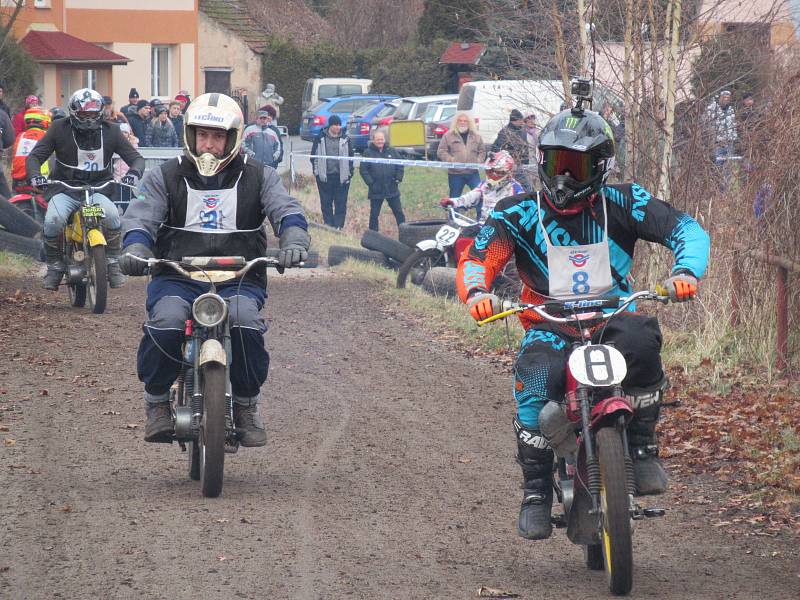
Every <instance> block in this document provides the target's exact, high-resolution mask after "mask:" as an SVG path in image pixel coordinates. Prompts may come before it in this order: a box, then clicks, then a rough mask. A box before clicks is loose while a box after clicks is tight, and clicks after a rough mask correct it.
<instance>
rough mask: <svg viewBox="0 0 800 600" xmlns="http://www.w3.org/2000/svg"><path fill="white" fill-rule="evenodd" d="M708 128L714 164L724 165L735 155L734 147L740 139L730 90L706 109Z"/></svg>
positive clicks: (720, 95)
mask: <svg viewBox="0 0 800 600" xmlns="http://www.w3.org/2000/svg"><path fill="white" fill-rule="evenodd" d="M706 127H707V129H708V134H709V137H710V138H711V142H712V143H713V152H712V157H713V160H714V163H715V164H717V165H722V164H723V163H724V162H726V161H727V159H728V157H730V156H734V155H735V153H736V150H735V147H734V146H735V144H736V140H737V139H738V137H739V136H738V133H737V131H736V113H735V112H734V110H733V105H732V104H731V93H730V92H729V91H728V90H722V91H721V92H720V93H719V96H718V97H717V99H716V100H715V101H714V102H712V103H711V104H709V105H708V108H706Z"/></svg>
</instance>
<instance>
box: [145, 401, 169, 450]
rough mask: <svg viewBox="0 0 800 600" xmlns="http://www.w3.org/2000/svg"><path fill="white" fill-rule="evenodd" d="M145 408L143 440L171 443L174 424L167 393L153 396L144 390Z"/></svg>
mask: <svg viewBox="0 0 800 600" xmlns="http://www.w3.org/2000/svg"><path fill="white" fill-rule="evenodd" d="M144 395H145V409H144V413H145V415H146V416H147V423H145V426H144V441H145V442H163V443H167V444H171V443H172V434H173V432H174V431H175V426H174V424H173V422H172V407H171V406H170V403H169V400H168V395H167V394H165V395H164V396H166V398H165V397H164V396H155V395H152V394H148V393H147V392H145V394H144Z"/></svg>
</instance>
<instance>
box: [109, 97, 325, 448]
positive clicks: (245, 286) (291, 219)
mask: <svg viewBox="0 0 800 600" xmlns="http://www.w3.org/2000/svg"><path fill="white" fill-rule="evenodd" d="M243 126H244V119H243V117H242V111H241V110H240V108H239V105H238V104H237V103H236V101H235V100H233V99H232V98H230V97H228V96H225V95H224V94H204V95H202V96H200V97H198V98H196V99H195V100H193V101H192V103H191V104H190V105H189V108H188V109H187V111H186V115H185V124H184V155H183V156H181V157H178V158H173V159H171V160H169V161H167V162H165V163H164V164H162V165H161V166H159V167H158V168H156V169H153V170H151V171H148V173H147V174H146V175H145V177H144V179H143V180H142V185H141V193H142V194H143V196H144V199H143V200H141V201H138V202H135V203H132V204H131V206H130V208H129V209H128V211H127V212H126V213H125V216H124V218H123V230H124V232H125V234H124V242H123V243H124V248H125V252H126V254H125V255H123V257H122V260H121V265H122V269H123V271H124V272H125V273H127V274H129V275H143V274H144V267H145V265H144V263H142V262H140V261H137V260H135V259H134V258H132V256H137V257H141V258H152V257H157V258H165V259H170V260H180V259H182V258H183V257H186V256H243V257H244V258H245V259H247V260H251V259H254V258H258V257H259V256H263V255H264V254H265V252H266V249H267V236H266V232H265V230H264V227H263V223H264V219H265V218H266V219H268V220H269V222H270V225H271V226H272V229H273V231H274V232H275V234H276V235H277V236H279V238H280V253H279V257H278V258H279V260H280V261H281V263H282V265H283V266H285V267H289V266H293V265H297V264H299V263H300V262H301V261H303V260H305V258H306V257H307V251H308V246H309V243H310V239H309V236H308V232H307V229H308V224H307V222H306V218H305V215H304V213H303V209H302V207H301V206H300V204H299V203H298V202H297V200H295V199H294V198H292V197H291V196H289V194H288V193H287V192H286V189H285V188H284V187H283V183H282V182H281V179H280V177H279V176H278V174H277V172H276V171H275V170H274V169H273V168H272V167H269V166H266V165H264V164H262V163H260V162H258V161H257V160H254V159H251V158H249V157H247V156H246V155H243V154H241V153H240V148H241V145H242V130H243ZM128 254H130V255H132V256H128ZM208 287H209V286H208V284H205V283H200V282H197V281H193V280H190V279H186V278H182V277H180V276H178V275H177V274H176V273H174V272H173V271H166V270H165V271H160V270H158V269H155V270H154V272H153V279H152V281H151V282H150V284H149V285H148V287H147V311H148V319H147V322H146V323H145V326H144V327H145V335H144V336H143V338H142V341H141V343H140V345H139V353H138V357H137V370H138V374H139V379H140V380H141V381H142V382H143V383H144V389H145V394H144V396H145V407H146V409H145V410H146V415H147V424H146V427H145V441H148V442H169V441H171V439H172V432H173V423H172V416H171V412H170V405H169V389H170V386H171V385H172V383H173V381H175V378H176V377H177V375H178V370H179V368H180V362H181V345H182V343H183V324H184V322H185V320H186V319H187V318H188V317H189V314H190V311H191V305H192V302H193V301H194V299H195V298H197V297H198V296H199V295H200V294H202V293H204V292H205V291H207V290H208ZM217 291H218V293H219V294H220V295H221V296H223V297H225V298H234V297H236V298H237V300H236V303H235V305H236V306H237V307H238V308H237V310H236V311H235V313H236V314H232V322H231V338H232V339H231V342H232V343H231V348H232V352H233V358H232V364H231V372H230V373H231V386H232V391H233V400H234V420H235V425H236V429H237V431H238V433H239V441H240V442H241V444H242V446H263V445H264V444H266V441H267V437H266V433H265V431H264V424H263V422H262V421H261V418H260V416H259V412H258V403H259V398H260V389H261V386H262V384H263V383H264V382H265V381H266V379H267V370H268V366H269V354H268V353H267V350H266V349H265V347H264V339H263V334H264V332H265V331H266V329H267V327H266V323H265V321H264V319H263V318H262V317H261V315H260V314H259V311H260V310H261V308H262V307H263V306H264V302H265V301H266V276H265V273H264V270H263V269H261V270H257V269H253V270H252V271H251V272H250V273H248V275H247V276H246V277H245V278H244V280H234V281H231V282H227V283H224V284H220V285H218V286H217ZM233 305H234V303H233V302H231V306H233ZM164 354H167V355H169V356H170V357H172V360H171V359H169V358H165V357H164Z"/></svg>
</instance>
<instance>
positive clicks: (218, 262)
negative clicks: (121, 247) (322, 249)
mask: <svg viewBox="0 0 800 600" xmlns="http://www.w3.org/2000/svg"><path fill="white" fill-rule="evenodd" d="M125 256H130V257H131V258H133V259H134V260H136V261H138V262H144V263H147V266H148V267H151V268H152V267H154V266H155V265H165V266H168V267H171V268H172V269H173V270H175V271H177V272H178V273H180V274H181V275H183V276H185V277H189V278H192V272H193V271H189V270H187V267H188V268H189V269H194V272H195V273H196V272H203V273H206V272H207V271H232V274H231V276H230V277H229V279H238V278H239V277H244V276H245V275H246V274H247V272H248V271H249V270H250V269H252V268H253V267H254V266H256V265H258V264H263V265H265V266H267V267H273V268H276V269H278V268H282V267H280V263H279V262H278V259H277V258H274V257H272V256H260V257H258V258H254V259H252V260H249V261H245V259H244V257H243V256H186V257H184V258H183V259H181V260H167V259H164V258H142V257H140V256H136V255H135V254H130V253H126V254H125ZM297 266H298V267H302V266H303V263H300V264H299V265H297ZM209 280H211V278H210V277H209Z"/></svg>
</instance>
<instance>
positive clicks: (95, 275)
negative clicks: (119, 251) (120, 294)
mask: <svg viewBox="0 0 800 600" xmlns="http://www.w3.org/2000/svg"><path fill="white" fill-rule="evenodd" d="M87 259H88V263H87V265H86V267H87V269H86V271H87V274H88V275H89V284H88V288H89V290H88V291H89V307H90V308H91V309H92V312H93V313H94V314H96V315H99V314H102V313H103V312H104V311H105V310H106V301H107V300H108V265H107V264H106V247H105V246H93V247H91V248H90V249H89V256H88V257H87Z"/></svg>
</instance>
